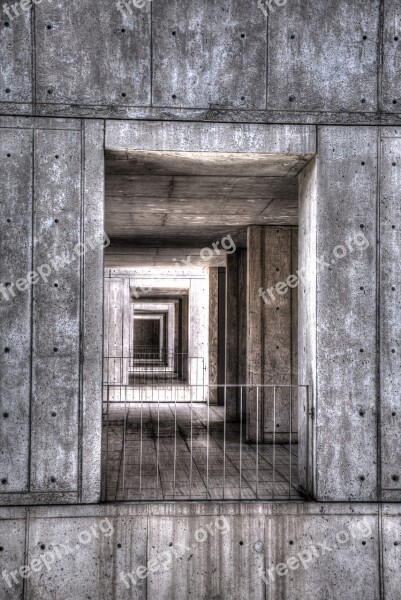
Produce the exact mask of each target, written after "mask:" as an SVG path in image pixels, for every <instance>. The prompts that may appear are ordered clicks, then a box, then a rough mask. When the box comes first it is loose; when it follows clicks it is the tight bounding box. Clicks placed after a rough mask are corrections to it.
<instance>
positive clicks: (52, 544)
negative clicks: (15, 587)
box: [27, 517, 147, 600]
mask: <svg viewBox="0 0 401 600" xmlns="http://www.w3.org/2000/svg"><path fill="white" fill-rule="evenodd" d="M29 533H30V535H29V552H28V564H32V561H34V560H35V559H39V561H41V560H42V559H41V557H44V560H46V559H47V560H48V562H49V564H50V567H49V569H47V568H46V567H45V566H44V567H43V569H42V570H41V571H39V572H37V573H32V576H31V577H30V578H29V580H28V581H27V588H28V589H27V600H38V598H40V600H53V598H60V600H77V599H78V598H82V599H84V598H99V599H100V598H102V599H103V598H104V599H106V598H113V599H114V598H115V599H117V598H119V599H120V598H121V599H122V600H126V599H127V600H128V599H129V600H133V599H136V598H144V597H146V595H145V590H146V581H145V582H144V583H141V582H139V585H137V586H133V588H132V589H130V590H127V589H126V588H125V586H124V584H123V583H122V581H121V580H120V577H119V573H120V572H121V571H124V572H126V571H131V570H132V568H133V567H134V566H135V567H136V566H139V565H144V564H145V565H146V538H147V527H146V518H145V519H144V518H141V517H138V518H136V519H124V518H118V519H113V518H110V519H109V518H108V517H104V518H102V519H99V518H90V517H89V518H79V517H78V518H69V519H63V520H61V521H60V520H59V519H46V518H45V519H41V518H37V519H33V520H32V522H31V525H30V530H29ZM52 559H54V560H52ZM42 562H43V560H42ZM39 593H40V594H41V595H39Z"/></svg>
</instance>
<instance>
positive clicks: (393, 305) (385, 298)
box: [379, 128, 401, 500]
mask: <svg viewBox="0 0 401 600" xmlns="http://www.w3.org/2000/svg"><path fill="white" fill-rule="evenodd" d="M397 134H398V135H400V134H401V132H400V131H395V130H394V129H393V130H389V129H387V128H386V129H383V130H382V132H381V137H382V139H381V157H380V265H379V277H380V396H381V407H380V424H381V487H382V490H383V496H384V497H385V498H387V499H392V500H399V499H400V498H401V471H400V464H401V449H400V445H399V440H400V427H401V413H400V402H399V394H400V386H401V376H400V375H401V359H400V353H401V323H400V311H401V299H400V295H399V291H400V288H401V273H400V259H401V256H400V251H401V244H400V242H401V238H400V222H401V220H400V219H401V203H400V191H399V190H400V182H401V137H393V136H396V135H397ZM387 136H390V137H387ZM390 490H392V493H391V496H389V493H388V491H390ZM396 490H397V491H396Z"/></svg>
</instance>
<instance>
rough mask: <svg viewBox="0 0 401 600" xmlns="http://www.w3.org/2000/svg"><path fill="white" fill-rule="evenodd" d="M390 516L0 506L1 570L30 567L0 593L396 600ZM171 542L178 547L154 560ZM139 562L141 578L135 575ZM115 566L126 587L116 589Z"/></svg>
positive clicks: (338, 508)
mask: <svg viewBox="0 0 401 600" xmlns="http://www.w3.org/2000/svg"><path fill="white" fill-rule="evenodd" d="M106 519H107V521H106ZM399 519H400V511H399V507H396V506H392V505H382V506H380V507H379V506H378V505H377V504H369V505H367V504H354V505H353V506H349V505H348V504H344V503H340V504H309V503H307V504H305V503H301V504H288V503H281V504H276V505H271V504H270V505H269V504H242V505H241V504H230V503H225V504H215V503H211V504H203V505H197V504H194V503H192V504H189V503H183V504H180V505H177V504H175V505H174V504H173V505H171V504H170V505H169V504H153V505H144V504H139V505H130V506H121V505H120V506H118V505H108V506H103V507H99V506H91V507H79V506H78V507H70V508H67V507H57V508H56V507H53V508H49V507H43V508H41V507H40V508H39V507H38V508H31V509H29V510H24V509H22V508H21V509H16V508H14V509H3V510H2V512H1V521H0V540H1V544H2V548H3V550H2V571H3V569H4V570H5V571H7V572H8V573H9V572H10V571H14V570H15V569H19V567H20V566H21V565H23V564H26V565H28V566H30V565H32V566H34V567H35V568H36V569H38V570H37V572H32V571H31V573H30V576H29V578H27V579H26V580H25V581H24V585H23V584H22V578H21V576H19V575H18V577H19V584H18V585H14V586H13V587H12V588H9V587H8V585H7V582H6V580H5V579H4V578H3V577H2V578H0V594H1V598H2V599H3V598H4V600H21V599H22V598H24V599H28V600H38V599H40V600H53V599H54V598H57V600H72V599H74V600H76V599H78V598H79V599H84V598H89V597H90V598H97V599H98V600H106V599H107V600H110V599H117V598H118V599H119V600H121V599H124V600H125V599H132V598H136V599H141V600H142V599H152V600H153V598H158V599H165V600H171V598H175V599H178V600H181V599H182V600H187V598H191V597H193V598H205V599H206V598H208V599H209V598H222V599H224V600H226V599H227V600H228V599H229V598H230V599H234V600H245V599H247V600H248V599H249V600H259V599H261V598H266V599H268V600H287V599H289V600H299V599H302V600H306V599H308V600H322V599H323V598H330V599H335V600H340V599H343V598H351V597H352V598H354V599H355V600H378V599H379V598H385V599H386V600H398V598H399V586H400V584H401V580H400V551H399V547H400V546H399V545H398V544H399V541H400V534H401V531H400V525H399ZM208 527H209V528H208ZM204 532H206V535H205V533H204ZM209 532H210V533H209ZM199 540H202V541H199ZM182 544H184V546H182ZM77 547H78V550H76V548H77ZM74 548H75V550H74ZM68 549H70V552H68ZM71 549H72V551H71ZM57 551H58V552H59V555H58V554H57ZM174 551H176V552H178V556H174V554H172V555H170V554H167V556H166V554H164V555H163V556H164V558H162V553H166V552H167V553H170V552H171V553H173V552H174ZM379 555H381V556H382V559H381V560H380V561H379ZM42 556H44V560H47V561H48V564H49V568H47V567H45V566H44V564H43V562H42V560H41V557H42ZM180 556H181V557H180ZM158 557H160V560H162V562H163V563H164V564H166V562H167V561H168V560H169V562H170V564H169V565H168V566H166V567H165V568H164V569H163V570H161V569H159V570H158V571H155V572H153V573H149V574H148V576H147V577H146V566H147V563H148V561H149V560H152V559H154V558H158ZM291 558H292V562H291ZM300 558H301V559H302V561H303V562H302V561H301V560H300ZM35 559H39V560H38V562H37V563H32V561H33V560H35ZM52 559H53V561H52ZM289 560H290V562H289V563H288V561H289ZM51 561H52V562H51ZM287 564H289V565H290V568H288V566H286V565H287ZM141 566H144V567H145V570H144V571H142V573H141V572H140V574H141V575H145V576H144V577H143V579H140V578H139V577H138V576H137V575H135V572H136V570H137V569H138V568H139V567H141ZM270 569H272V570H271V571H270V575H269V570H270ZM122 571H123V572H124V573H133V574H134V577H135V579H136V581H137V584H136V585H132V584H131V587H130V588H129V589H127V587H126V586H125V585H124V582H123V581H122V580H121V578H120V573H121V572H122ZM261 574H262V575H263V577H264V578H265V580H266V581H264V580H263V578H262V576H261ZM66 581H68V586H67V585H66V583H65V582H66ZM129 583H130V581H129V580H128V584H129ZM350 590H352V596H351V595H350Z"/></svg>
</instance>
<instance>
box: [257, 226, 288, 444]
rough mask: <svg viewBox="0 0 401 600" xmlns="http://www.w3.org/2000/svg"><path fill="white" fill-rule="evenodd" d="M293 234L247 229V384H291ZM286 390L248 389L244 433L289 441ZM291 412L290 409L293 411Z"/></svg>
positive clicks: (283, 230) (281, 230)
mask: <svg viewBox="0 0 401 600" xmlns="http://www.w3.org/2000/svg"><path fill="white" fill-rule="evenodd" d="M294 245H296V234H295V233H294V230H293V228H291V227H256V226H251V227H249V229H248V352H247V364H248V379H249V382H250V383H255V384H266V385H274V384H276V385H290V384H291V383H292V382H293V381H294V371H295V370H296V367H295V366H294V365H293V359H294V358H296V353H294V350H293V334H292V332H293V325H294V324H293V316H294V312H295V309H294V304H293V298H295V296H296V291H294V290H292V289H291V288H290V287H289V286H288V284H287V278H288V277H289V276H291V275H292V274H293V273H295V272H296V269H297V264H294V261H296V256H297V253H296V251H295V250H294V249H293V247H294ZM295 400H296V399H295V398H293V397H292V392H291V391H290V388H286V387H284V388H276V389H275V391H274V389H273V388H272V389H266V390H259V391H258V392H257V391H256V389H251V390H249V394H248V403H247V415H248V419H247V421H248V423H247V425H248V427H247V431H248V437H249V438H250V439H252V440H254V439H256V436H258V439H259V441H262V440H263V441H265V442H269V441H273V440H275V441H276V442H288V440H289V437H290V431H291V435H292V440H293V441H295V440H296V435H295V432H294V431H293V429H292V425H291V423H290V418H291V410H290V407H291V406H292V407H293V409H294V407H295V406H296V405H295ZM292 412H293V411H292Z"/></svg>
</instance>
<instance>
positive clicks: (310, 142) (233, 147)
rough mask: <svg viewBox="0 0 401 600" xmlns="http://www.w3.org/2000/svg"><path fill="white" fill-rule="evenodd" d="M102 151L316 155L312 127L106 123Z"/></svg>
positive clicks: (143, 122)
mask: <svg viewBox="0 0 401 600" xmlns="http://www.w3.org/2000/svg"><path fill="white" fill-rule="evenodd" d="M105 149H106V151H108V150H119V151H127V150H161V151H164V150H173V151H176V152H246V153H262V154H299V155H301V156H303V155H308V156H307V158H309V160H310V159H311V158H312V155H313V154H315V152H316V128H315V127H314V126H313V125H249V124H243V123H242V124H240V125H234V124H230V123H178V122H174V121H167V122H158V123H152V122H147V121H136V122H135V123H133V122H130V121H106V139H105ZM274 160H277V157H274Z"/></svg>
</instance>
